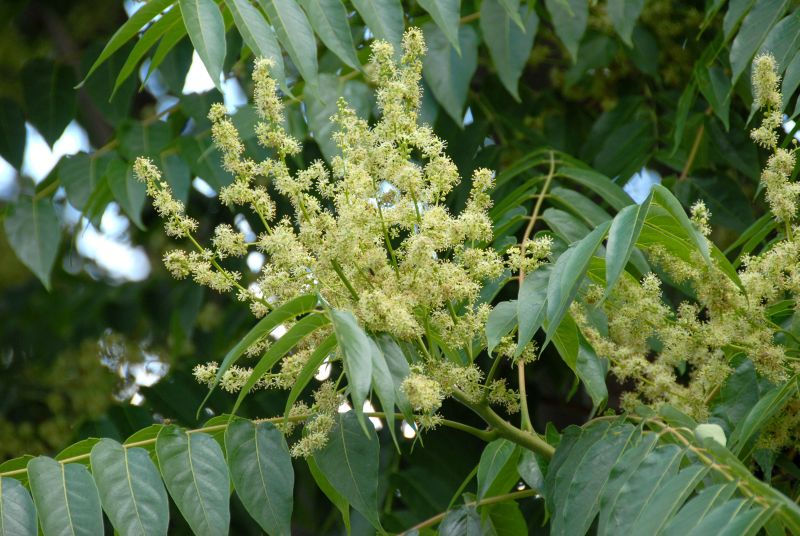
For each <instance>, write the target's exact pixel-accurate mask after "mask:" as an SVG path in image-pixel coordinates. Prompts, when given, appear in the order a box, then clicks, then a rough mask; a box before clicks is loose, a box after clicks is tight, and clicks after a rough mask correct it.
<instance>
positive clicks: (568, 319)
mask: <svg viewBox="0 0 800 536" xmlns="http://www.w3.org/2000/svg"><path fill="white" fill-rule="evenodd" d="M549 328H550V326H549V325H548V324H547V321H545V330H546V331H548V332H549V331H550V329H549ZM550 340H552V341H553V345H554V346H555V347H556V350H557V351H558V355H560V356H561V359H562V360H563V361H564V363H566V364H567V366H568V367H569V368H570V369H571V370H572V371H573V372H577V371H578V352H579V350H580V342H581V339H580V335H579V333H578V326H577V325H576V324H575V320H573V319H572V316H571V315H569V314H567V315H565V316H564V318H563V319H562V320H561V323H560V324H559V325H558V328H557V329H556V330H555V331H554V332H553V336H552V338H551V339H550Z"/></svg>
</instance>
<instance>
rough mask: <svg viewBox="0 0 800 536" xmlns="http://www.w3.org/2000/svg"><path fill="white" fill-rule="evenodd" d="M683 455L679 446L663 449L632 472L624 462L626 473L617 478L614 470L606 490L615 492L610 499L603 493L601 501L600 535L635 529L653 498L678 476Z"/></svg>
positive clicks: (623, 466)
mask: <svg viewBox="0 0 800 536" xmlns="http://www.w3.org/2000/svg"><path fill="white" fill-rule="evenodd" d="M654 439H655V438H654ZM684 453H685V451H684V449H683V448H681V447H679V446H678V445H662V446H660V447H658V448H656V449H655V450H653V451H652V452H649V453H648V454H647V456H645V457H644V459H643V460H641V463H638V464H637V465H636V468H635V470H633V471H624V469H625V468H627V467H630V465H629V464H625V463H624V460H622V461H621V462H620V464H619V468H620V469H619V470H620V471H624V472H622V473H620V472H617V473H616V474H615V470H612V472H611V477H610V478H609V482H608V484H607V485H606V490H609V489H613V490H614V491H613V492H612V493H611V494H608V495H607V494H606V493H605V492H604V494H603V496H602V498H601V503H600V522H599V525H598V529H597V534H598V535H613V534H621V533H623V532H624V531H626V530H628V528H629V527H634V526H636V525H637V523H638V522H639V519H640V518H641V515H642V511H643V509H644V507H645V505H646V504H647V502H648V501H649V500H650V498H651V497H652V496H653V495H654V494H655V493H656V492H657V491H658V489H659V488H660V487H661V486H662V484H663V483H664V482H666V481H667V480H668V479H669V478H670V477H672V476H673V475H675V474H677V472H678V468H679V465H680V463H681V460H682V459H683V456H684ZM615 477H617V479H616V480H615Z"/></svg>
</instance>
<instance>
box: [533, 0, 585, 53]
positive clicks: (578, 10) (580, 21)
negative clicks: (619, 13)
mask: <svg viewBox="0 0 800 536" xmlns="http://www.w3.org/2000/svg"><path fill="white" fill-rule="evenodd" d="M544 5H545V6H547V11H549V12H550V18H551V19H552V20H553V26H554V27H555V30H556V35H557V36H558V38H559V39H561V42H562V43H564V47H565V48H566V49H567V52H569V55H570V56H572V62H573V63H575V61H577V59H578V45H579V44H580V42H581V38H582V37H583V33H584V32H585V31H586V24H587V22H588V21H589V2H588V0H545V3H544Z"/></svg>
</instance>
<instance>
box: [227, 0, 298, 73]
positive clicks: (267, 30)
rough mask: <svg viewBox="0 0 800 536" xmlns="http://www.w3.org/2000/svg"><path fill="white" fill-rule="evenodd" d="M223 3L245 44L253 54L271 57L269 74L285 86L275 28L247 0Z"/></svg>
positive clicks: (233, 0) (229, 0)
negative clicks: (271, 64) (271, 63)
mask: <svg viewBox="0 0 800 536" xmlns="http://www.w3.org/2000/svg"><path fill="white" fill-rule="evenodd" d="M225 5H226V6H228V9H229V10H230V12H231V15H233V22H234V23H235V24H236V28H237V29H238V30H239V33H240V34H241V35H242V39H243V40H244V42H245V44H246V45H247V46H248V47H250V50H252V51H253V54H254V55H255V56H257V57H258V56H260V57H263V58H271V59H272V61H273V62H274V65H273V67H272V68H271V69H270V76H272V77H273V78H275V80H277V81H278V84H280V85H281V87H285V86H286V75H285V74H284V65H283V54H282V53H281V48H280V46H279V45H278V40H277V39H276V37H275V30H273V29H272V27H271V26H270V25H269V24H268V23H267V21H266V19H265V18H264V16H263V15H262V14H261V12H260V11H259V10H258V9H256V7H255V6H253V4H251V3H250V2H249V0H225Z"/></svg>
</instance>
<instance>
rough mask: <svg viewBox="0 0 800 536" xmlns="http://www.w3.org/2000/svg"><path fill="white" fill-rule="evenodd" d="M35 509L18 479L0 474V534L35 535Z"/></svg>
mask: <svg viewBox="0 0 800 536" xmlns="http://www.w3.org/2000/svg"><path fill="white" fill-rule="evenodd" d="M36 534H37V528H36V509H35V508H34V506H33V501H32V500H31V496H30V495H29V494H28V490H26V489H25V486H23V485H22V484H21V483H20V482H19V480H16V479H14V478H9V477H2V476H0V536H36Z"/></svg>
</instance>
